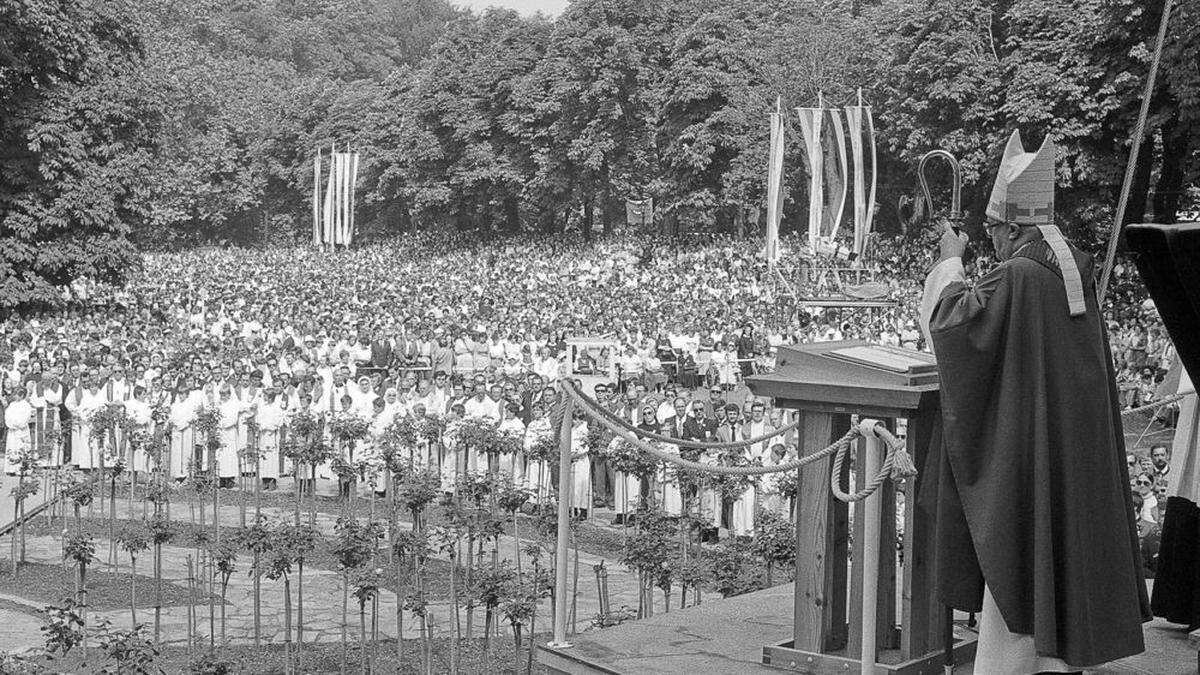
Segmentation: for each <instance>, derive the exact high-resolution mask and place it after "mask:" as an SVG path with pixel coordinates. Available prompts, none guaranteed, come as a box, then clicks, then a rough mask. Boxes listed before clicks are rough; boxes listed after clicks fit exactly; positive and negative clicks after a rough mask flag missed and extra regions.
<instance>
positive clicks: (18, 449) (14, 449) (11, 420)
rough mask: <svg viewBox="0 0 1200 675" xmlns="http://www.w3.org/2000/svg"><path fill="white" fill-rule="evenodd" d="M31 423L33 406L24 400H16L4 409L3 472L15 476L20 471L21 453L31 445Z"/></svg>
mask: <svg viewBox="0 0 1200 675" xmlns="http://www.w3.org/2000/svg"><path fill="white" fill-rule="evenodd" d="M32 423H33V406H32V405H30V403H29V401H27V400H25V399H17V400H15V401H13V402H12V403H9V404H8V407H7V408H5V409H4V426H5V427H6V430H7V435H6V437H5V444H4V471H5V473H9V474H16V473H18V472H19V471H20V469H21V453H23V452H25V451H27V450H28V449H29V446H30V445H31V438H30V435H29V425H30V424H32Z"/></svg>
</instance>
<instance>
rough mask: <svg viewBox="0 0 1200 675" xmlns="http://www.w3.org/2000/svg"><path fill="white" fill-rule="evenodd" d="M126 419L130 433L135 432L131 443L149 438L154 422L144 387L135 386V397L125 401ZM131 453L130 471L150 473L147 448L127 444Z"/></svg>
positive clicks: (130, 437) (139, 444)
mask: <svg viewBox="0 0 1200 675" xmlns="http://www.w3.org/2000/svg"><path fill="white" fill-rule="evenodd" d="M125 417H126V419H127V420H128V422H129V425H130V431H131V432H133V433H131V434H130V436H129V437H128V438H129V440H130V441H132V440H133V438H134V437H135V436H136V437H138V438H142V439H145V438H148V437H149V436H148V434H150V433H151V432H152V425H153V422H154V419H153V415H152V411H151V410H150V404H148V403H146V388H145V387H143V386H142V385H140V384H139V385H134V387H133V397H132V398H130V399H129V400H127V401H125ZM127 447H128V450H127V452H128V453H129V457H128V461H129V470H130V471H133V472H135V473H136V472H138V471H149V470H150V469H151V468H152V467H151V466H150V462H149V459H148V458H147V457H146V447H145V445H144V444H141V443H133V442H129V443H127Z"/></svg>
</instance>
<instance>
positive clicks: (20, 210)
mask: <svg viewBox="0 0 1200 675" xmlns="http://www.w3.org/2000/svg"><path fill="white" fill-rule="evenodd" d="M137 25H138V21H137V20H136V17H135V15H134V13H133V12H132V8H131V7H130V6H128V5H127V4H126V3H124V2H122V1H121V0H64V1H62V2H51V1H49V0H37V1H31V2H23V3H16V4H13V3H8V4H6V5H5V6H4V7H3V8H0V44H4V45H5V49H4V50H3V54H0V148H3V150H2V151H0V308H3V309H6V310H8V309H12V308H13V307H16V306H18V305H23V304H27V303H40V304H54V303H57V302H59V301H61V299H62V287H64V286H66V285H67V284H69V283H71V282H72V281H75V280H76V279H79V278H91V279H96V280H100V281H118V280H120V279H121V277H122V276H123V274H124V273H125V272H126V271H127V270H128V269H129V268H130V267H132V266H134V265H135V264H136V262H137V254H136V251H135V250H134V249H133V247H132V246H130V244H129V242H128V235H129V229H130V226H131V224H132V223H133V222H135V221H137V220H138V219H139V218H140V217H141V216H142V215H143V213H144V209H145V204H144V202H143V196H144V186H143V184H142V183H141V180H140V179H139V177H138V176H139V172H140V169H141V168H143V167H144V166H145V165H146V162H147V160H148V158H149V156H150V151H151V148H152V146H153V141H154V136H155V127H156V121H157V115H156V114H155V113H154V111H153V110H149V109H147V108H148V106H147V105H146V102H145V101H144V100H141V99H140V98H139V97H137V96H136V95H132V94H130V92H129V89H128V88H127V86H126V85H128V83H129V80H130V79H131V78H133V79H136V78H137V65H138V63H139V62H140V55H141V44H140V40H139V33H138V30H137Z"/></svg>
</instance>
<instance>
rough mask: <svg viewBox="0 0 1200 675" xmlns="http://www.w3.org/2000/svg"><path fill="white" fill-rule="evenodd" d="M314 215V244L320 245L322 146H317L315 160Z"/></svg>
mask: <svg viewBox="0 0 1200 675" xmlns="http://www.w3.org/2000/svg"><path fill="white" fill-rule="evenodd" d="M312 217H313V224H312V239H313V246H318V245H320V243H321V148H317V158H316V159H315V160H314V161H313V193H312Z"/></svg>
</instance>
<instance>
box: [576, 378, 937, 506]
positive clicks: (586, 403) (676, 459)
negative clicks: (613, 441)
mask: <svg viewBox="0 0 1200 675" xmlns="http://www.w3.org/2000/svg"><path fill="white" fill-rule="evenodd" d="M562 389H563V392H564V393H566V395H567V397H569V398H570V399H571V401H572V402H574V403H575V405H577V406H579V409H580V410H581V411H583V412H584V413H585V414H589V415H590V416H591V417H592V418H593V419H595V420H596V421H597V422H599V423H600V424H601V425H603V426H604V427H605V428H607V429H608V430H609V431H611V432H613V433H614V434H615V435H617V436H618V437H620V438H621V439H622V440H624V441H626V442H628V443H630V444H631V445H633V446H634V447H635V448H637V449H638V450H640V451H642V452H645V453H646V454H648V455H650V456H651V457H654V458H656V459H658V460H661V461H663V462H667V463H670V464H674V465H675V466H678V467H681V468H684V469H688V470H691V471H696V472H699V473H708V474H718V475H728V476H761V475H765V474H771V473H780V472H784V471H796V470H798V469H800V468H802V467H805V466H807V465H809V464H812V463H814V462H817V461H819V460H822V459H826V458H828V457H829V456H830V455H833V454H834V453H837V456H836V457H835V460H834V461H835V471H836V472H837V473H835V475H839V474H840V473H841V465H842V462H843V460H844V457H845V454H846V451H847V450H848V449H849V447H850V444H851V441H853V440H854V439H855V438H859V437H861V436H863V435H864V430H863V429H864V427H863V425H861V424H860V425H859V426H857V427H852V428H851V429H850V430H849V431H847V432H846V434H845V435H844V436H842V437H841V438H839V439H838V440H836V441H834V442H833V443H831V444H829V445H828V446H826V447H824V448H822V449H820V450H818V451H816V452H814V453H812V454H809V455H805V456H804V457H801V458H799V459H796V460H793V461H791V462H787V463H785V464H776V465H774V466H716V465H712V464H702V463H700V462H693V461H691V460H687V459H684V458H682V457H680V456H678V455H673V454H671V453H669V452H666V451H664V450H661V449H659V448H656V447H654V446H652V445H650V444H649V443H647V442H645V441H643V440H642V439H640V438H638V437H637V436H636V435H635V432H640V431H641V430H639V429H637V428H636V427H634V429H633V432H631V431H629V430H626V429H624V428H622V427H621V426H618V425H616V424H612V423H610V422H609V420H607V419H606V418H605V417H604V416H601V415H599V414H597V413H599V412H601V411H603V412H608V411H606V410H604V409H603V408H599V407H598V406H597V405H596V404H595V403H594V402H593V401H591V400H589V399H588V398H587V397H586V396H584V395H583V394H581V393H580V392H579V390H577V389H576V388H575V386H574V383H572V382H570V381H564V382H563V383H562ZM622 421H623V420H622ZM870 433H871V434H872V435H874V436H877V437H879V438H880V439H881V440H883V442H884V443H885V444H886V445H887V447H888V453H887V457H886V458H885V460H884V463H883V466H882V467H881V469H880V472H879V473H878V474H877V475H876V476H874V477H873V478H872V479H871V481H869V482H868V483H867V485H865V486H864V487H863V489H862V490H859V491H858V492H856V493H854V494H853V495H847V494H846V493H845V492H843V491H841V489H840V487H838V486H837V481H836V480H834V481H833V494H834V496H835V497H837V498H838V499H840V500H842V501H859V500H862V499H865V498H866V497H867V496H869V495H871V494H872V493H874V492H875V490H877V489H879V486H880V485H882V484H883V482H884V481H885V480H887V479H888V478H889V477H890V478H892V479H894V480H899V479H902V478H908V477H911V476H915V475H916V473H917V472H916V467H915V466H914V465H913V462H912V459H911V458H910V457H909V456H908V452H907V451H906V450H905V448H904V443H903V442H902V441H900V440H899V439H897V438H896V437H895V436H893V435H892V434H891V432H890V431H888V430H887V428H885V427H883V425H882V424H878V423H876V426H874V427H873V428H872V429H871V430H870ZM664 438H666V442H669V443H671V444H675V445H678V442H677V439H673V438H669V437H664ZM706 445H708V446H710V449H713V448H712V446H714V445H716V446H718V447H728V444H706ZM739 447H740V446H739Z"/></svg>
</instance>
